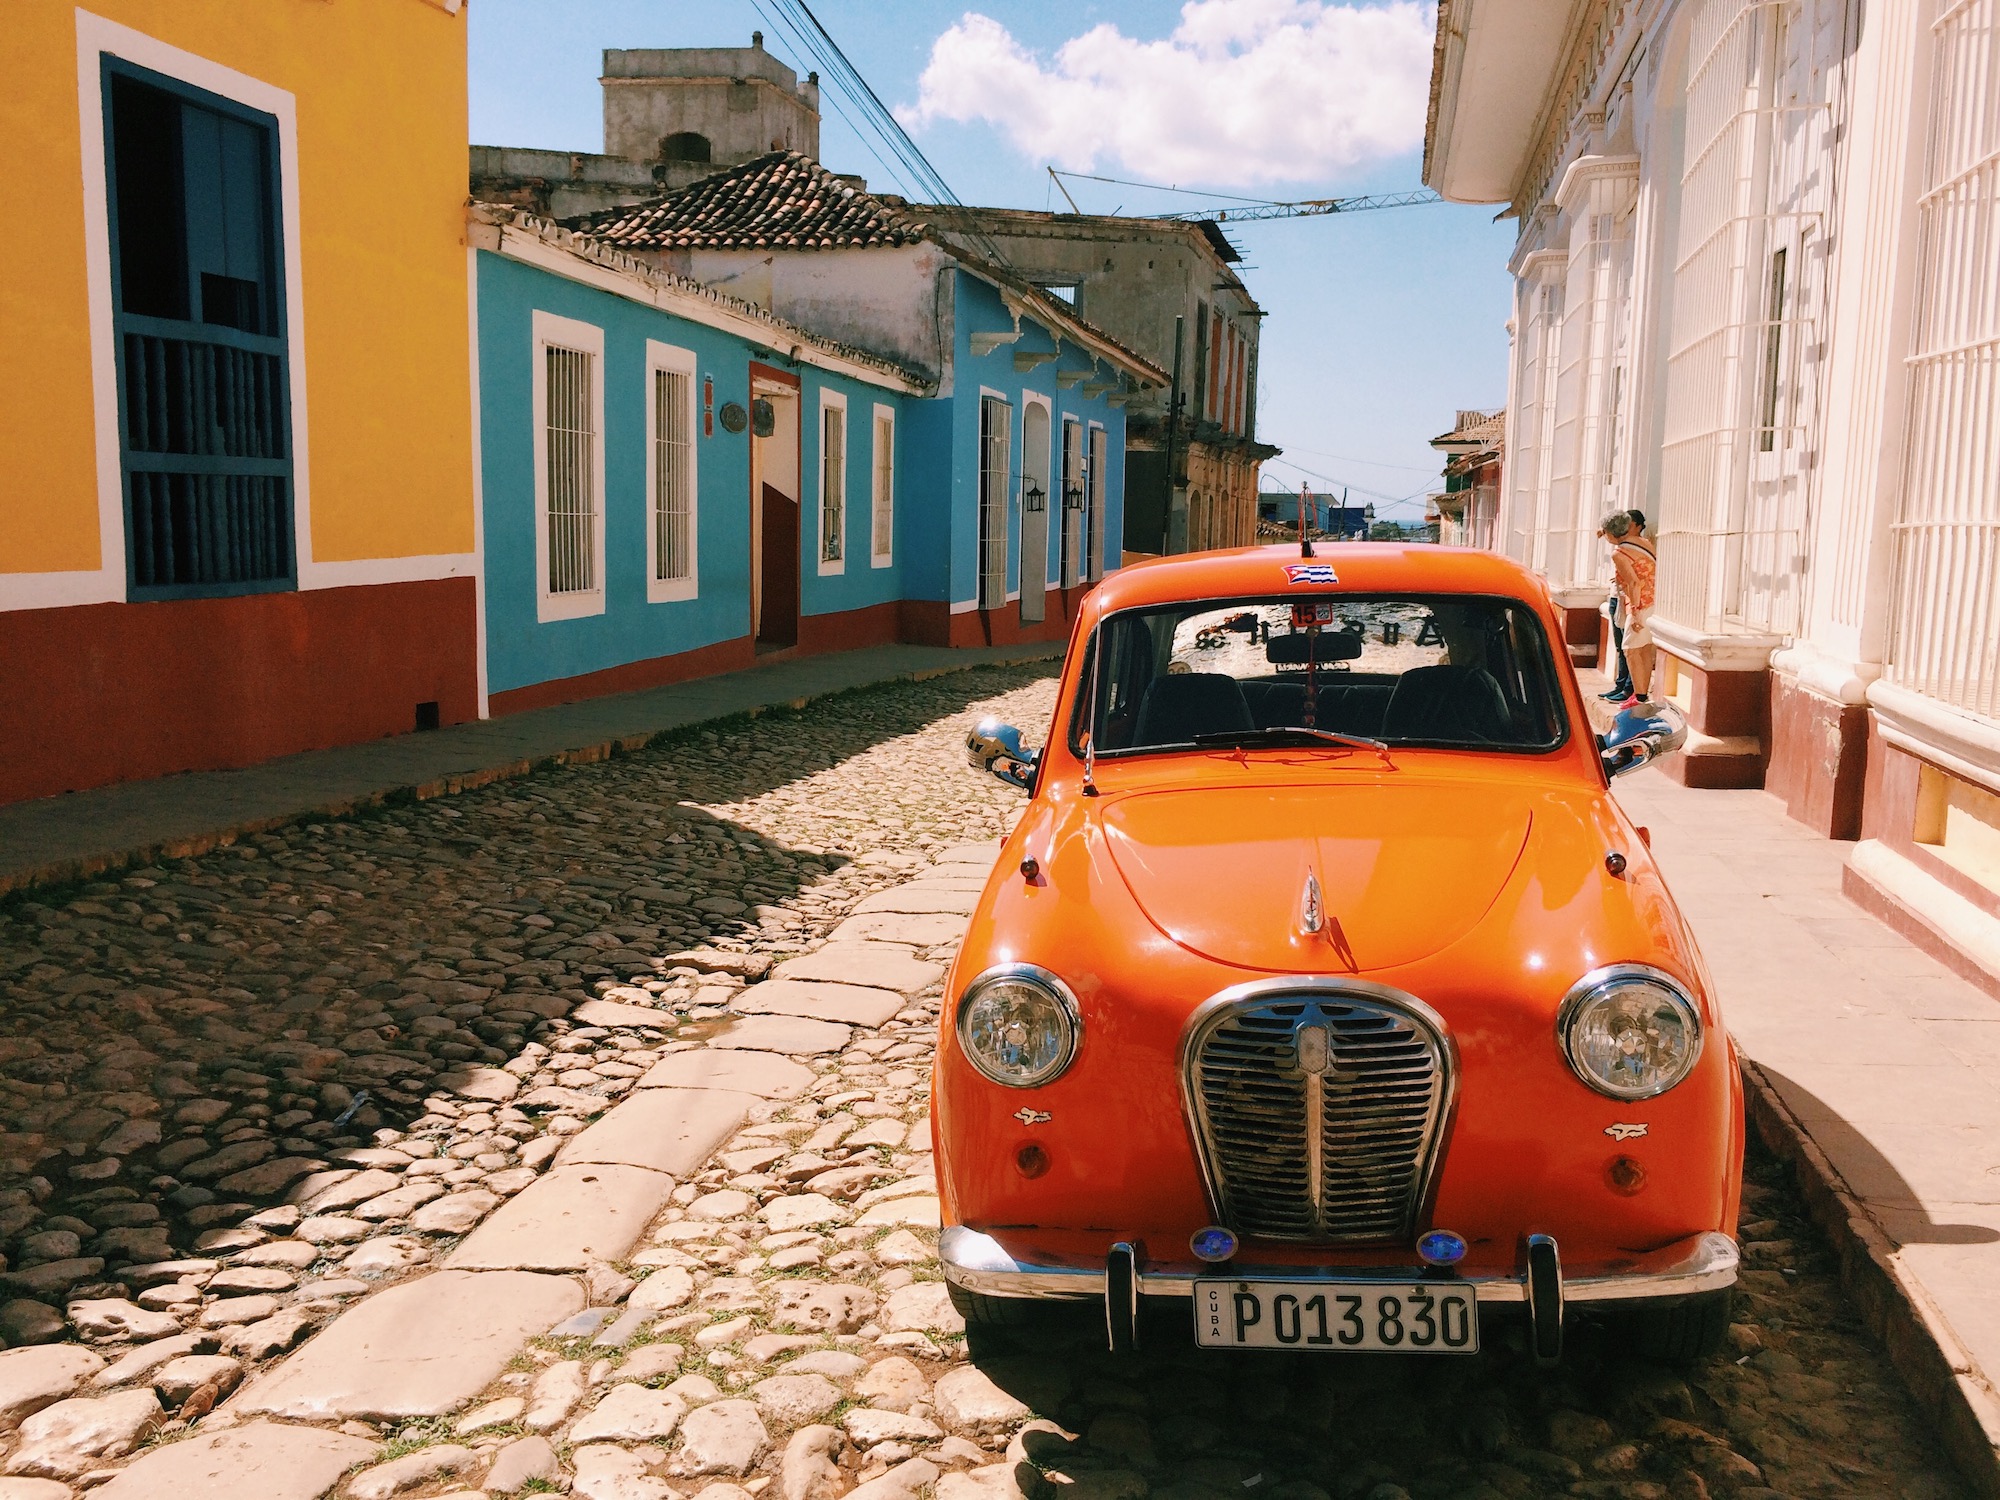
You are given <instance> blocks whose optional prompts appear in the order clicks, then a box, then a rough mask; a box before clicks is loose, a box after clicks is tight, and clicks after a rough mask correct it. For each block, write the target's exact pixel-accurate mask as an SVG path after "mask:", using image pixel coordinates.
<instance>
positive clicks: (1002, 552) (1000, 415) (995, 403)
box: [978, 396, 1014, 609]
mask: <svg viewBox="0 0 2000 1500" xmlns="http://www.w3.org/2000/svg"><path fill="white" fill-rule="evenodd" d="M1013 436H1014V408H1013V407H1012V406H1011V405H1009V404H1008V403H1007V402H1005V401H1002V400H1000V399H999V398H998V397H995V396H982V397H981V398H980V401H979V594H978V599H979V608H981V609H998V608H1000V606H1001V605H1003V604H1005V603H1006V602H1007V543H1008V540H1009V538H1008V535H1007V487H1008V479H1009V468H1010V465H1011V463H1012V460H1013V454H1012V449H1013Z"/></svg>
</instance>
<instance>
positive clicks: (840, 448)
mask: <svg viewBox="0 0 2000 1500" xmlns="http://www.w3.org/2000/svg"><path fill="white" fill-rule="evenodd" d="M821 399H822V401H823V402H824V404H823V405H822V406H821V407H820V446H819V560H820V571H822V572H837V571H838V570H839V569H838V565H839V564H840V563H841V562H842V560H843V559H844V558H845V557H846V555H847V551H846V548H847V540H846V537H845V535H844V529H845V528H844V525H843V523H844V521H845V519H846V515H847V406H846V404H845V403H844V402H842V403H840V404H835V402H834V400H833V399H832V398H831V397H830V396H822V398H821Z"/></svg>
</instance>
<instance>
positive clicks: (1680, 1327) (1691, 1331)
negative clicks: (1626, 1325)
mask: <svg viewBox="0 0 2000 1500" xmlns="http://www.w3.org/2000/svg"><path fill="white" fill-rule="evenodd" d="M1730 1300H1731V1299H1730V1294H1729V1293H1728V1292H1727V1291H1721V1292H1708V1293H1705V1294H1703V1295H1702V1296H1699V1297H1688V1298H1685V1299H1683V1300H1681V1301H1678V1302H1671V1303H1668V1304H1666V1305H1665V1306H1662V1307H1647V1308H1639V1309H1635V1310H1634V1311H1633V1312H1632V1313H1631V1314H1630V1315H1629V1316H1630V1320H1631V1321H1630V1336H1631V1346H1632V1351H1633V1353H1635V1354H1637V1355H1638V1356H1639V1357H1640V1358H1642V1359H1653V1360H1658V1361H1660V1362H1661V1363H1662V1364H1672V1365H1697V1364H1704V1363H1706V1362H1707V1361H1709V1360H1711V1359H1713V1358H1715V1356H1716V1355H1717V1354H1720V1353H1721V1352H1722V1345H1723V1341H1724V1340H1725V1339H1726V1338H1728V1336H1729V1313H1730Z"/></svg>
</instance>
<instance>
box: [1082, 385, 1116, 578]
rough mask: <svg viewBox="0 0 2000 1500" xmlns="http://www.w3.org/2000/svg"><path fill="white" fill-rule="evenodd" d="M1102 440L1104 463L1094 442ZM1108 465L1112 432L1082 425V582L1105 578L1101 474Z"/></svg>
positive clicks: (1094, 424)
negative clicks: (1100, 460)
mask: <svg viewBox="0 0 2000 1500" xmlns="http://www.w3.org/2000/svg"><path fill="white" fill-rule="evenodd" d="M1099 437H1102V438H1103V439H1104V462H1103V463H1101V464H1100V463H1099V462H1098V461H1097V439H1098V438H1099ZM1110 466H1111V430H1110V429H1109V428H1108V427H1106V426H1105V425H1104V424H1103V423H1102V422H1095V421H1093V422H1085V423H1084V424H1083V568H1084V573H1083V577H1084V581H1085V582H1086V583H1088V582H1090V581H1092V580H1093V579H1098V578H1102V577H1103V576H1104V474H1103V473H1102V472H1101V471H1102V470H1104V469H1108V468H1109V467H1110Z"/></svg>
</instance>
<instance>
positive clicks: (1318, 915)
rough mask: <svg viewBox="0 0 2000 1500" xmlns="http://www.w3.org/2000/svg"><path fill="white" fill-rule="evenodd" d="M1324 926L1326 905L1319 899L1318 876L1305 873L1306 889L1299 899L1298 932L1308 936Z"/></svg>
mask: <svg viewBox="0 0 2000 1500" xmlns="http://www.w3.org/2000/svg"><path fill="white" fill-rule="evenodd" d="M1325 926H1326V903H1325V902H1324V901H1323V900H1322V899H1321V898H1320V893H1319V876H1317V875H1315V874H1313V872H1312V871H1311V870H1308V871H1306V888H1305V891H1304V893H1303V894H1302V895H1301V896H1300V897H1299V931H1300V932H1303V933H1306V934H1308V935H1310V934H1312V933H1315V932H1318V931H1319V930H1320V929H1321V928H1323V927H1325Z"/></svg>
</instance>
